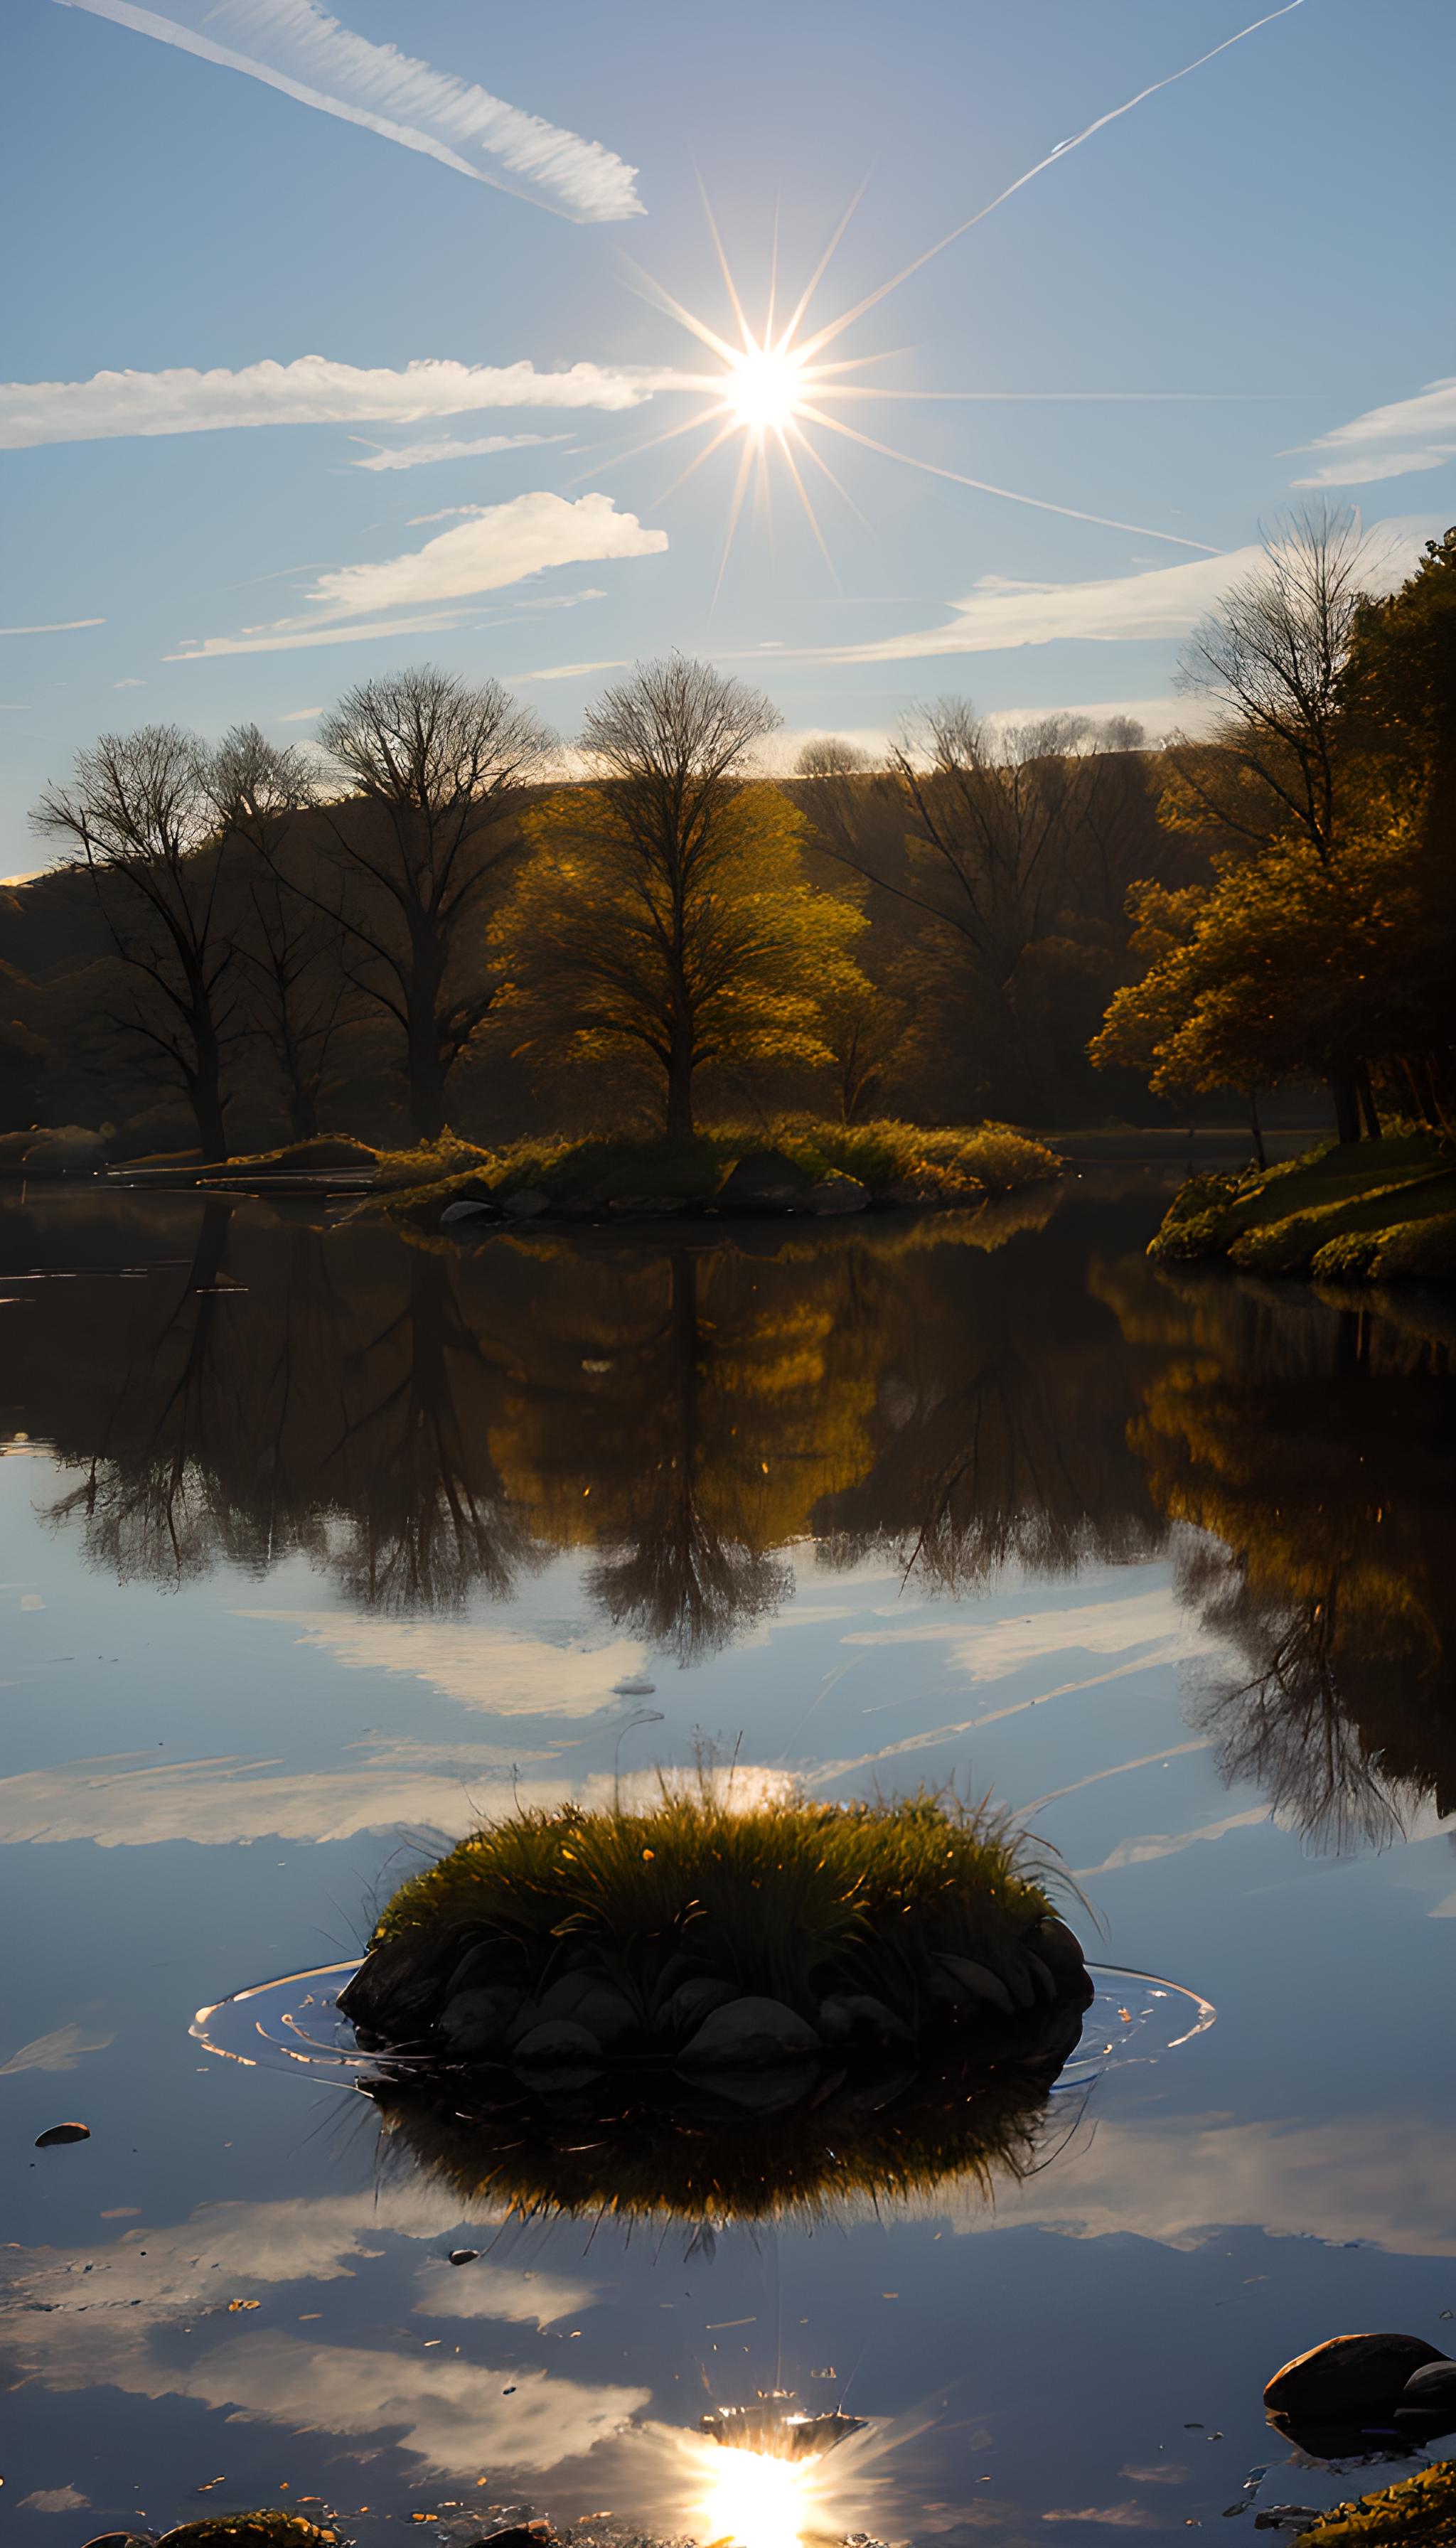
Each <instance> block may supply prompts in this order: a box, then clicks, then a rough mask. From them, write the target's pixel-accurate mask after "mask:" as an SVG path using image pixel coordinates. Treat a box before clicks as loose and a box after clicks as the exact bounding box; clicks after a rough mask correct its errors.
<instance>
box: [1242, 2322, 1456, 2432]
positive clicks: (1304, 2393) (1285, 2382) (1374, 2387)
mask: <svg viewBox="0 0 1456 2548" xmlns="http://www.w3.org/2000/svg"><path fill="white" fill-rule="evenodd" d="M1445 2358H1446V2357H1445V2356H1444V2355H1443V2354H1442V2352H1441V2350H1440V2348H1439V2346H1438V2345H1434V2344H1427V2343H1426V2341H1425V2338H1424V2337H1423V2336H1419V2335H1399V2334H1392V2333H1382V2334H1361V2335H1331V2336H1329V2337H1328V2338H1327V2339H1326V2341H1325V2342H1324V2343H1323V2344H1316V2345H1312V2346H1311V2348H1310V2350H1309V2352H1308V2353H1299V2354H1296V2356H1295V2358H1294V2360H1293V2361H1292V2362H1286V2363H1285V2364H1284V2366H1283V2368H1282V2369H1281V2370H1279V2371H1276V2372H1275V2374H1274V2377H1273V2379H1272V2380H1270V2381H1269V2382H1268V2383H1267V2385H1266V2387H1265V2390H1264V2405H1265V2407H1266V2409H1267V2410H1268V2412H1269V2413H1270V2414H1271V2415H1277V2416H1279V2417H1280V2418H1281V2419H1283V2418H1287V2419H1289V2420H1290V2421H1291V2422H1294V2423H1298V2424H1300V2425H1305V2426H1309V2425H1324V2424H1328V2425H1348V2424H1351V2423H1358V2424H1359V2425H1360V2426H1362V2427H1364V2426H1366V2425H1369V2424H1384V2425H1387V2426H1389V2425H1390V2424H1391V2422H1392V2418H1393V2417H1394V2415H1395V2412H1396V2409H1397V2408H1398V2407H1400V2406H1403V2405H1405V2403H1406V2399H1405V2390H1406V2386H1407V2383H1408V2381H1409V2380H1410V2375H1411V2373H1412V2372H1415V2371H1418V2370H1420V2369H1421V2368H1422V2366H1423V2365H1424V2364H1426V2363H1434V2362H1444V2360H1445ZM1452 2368H1453V2369H1456V2365H1453V2366H1452Z"/></svg>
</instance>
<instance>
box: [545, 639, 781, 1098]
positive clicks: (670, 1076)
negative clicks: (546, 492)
mask: <svg viewBox="0 0 1456 2548" xmlns="http://www.w3.org/2000/svg"><path fill="white" fill-rule="evenodd" d="M779 722H780V720H779V716H778V711H777V709H776V708H774V707H772V706H771V705H770V703H769V701H768V700H767V699H766V698H765V697H764V696H763V694H762V692H761V691H759V690H753V689H750V688H748V687H747V686H746V684H745V683H742V682H735V681H729V680H726V679H725V678H724V676H723V675H722V674H720V673H717V672H714V670H713V669H712V667H711V666H710V665H707V664H695V663H691V662H689V661H688V660H687V658H686V657H685V656H682V655H672V656H669V657H668V658H667V660H666V661H665V662H662V663H654V664H644V665H641V666H639V668H638V669H637V670H636V671H635V672H634V673H633V675H632V678H631V680H630V681H627V682H622V683H617V684H616V685H615V686H614V687H613V688H611V689H608V690H605V691H604V692H603V693H602V696H601V697H600V699H598V701H597V702H596V704H595V706H594V707H593V708H592V709H591V711H590V713H589V714H588V717H587V723H586V730H585V733H584V736H583V742H584V744H585V747H586V750H587V752H588V754H589V755H590V757H591V760H592V764H593V766H594V768H593V776H594V785H593V786H592V788H591V789H587V790H582V791H577V793H578V795H579V800H580V801H578V802H574V804H573V806H572V807H571V808H565V807H564V808H563V809H562V813H563V821H565V820H566V819H567V818H568V817H570V818H571V819H572V820H573V821H574V822H575V826H576V832H577V835H578V840H577V848H578V851H579V855H580V864H581V867H582V878H583V881H582V885H581V888H580V890H579V891H578V892H577V894H576V895H575V896H574V897H573V896H569V895H567V894H566V893H565V892H563V893H562V894H561V895H560V896H558V901H559V903H560V905H561V908H560V909H559V910H558V912H557V914H556V918H555V922H554V924H553V922H552V919H551V916H550V915H548V914H546V913H542V912H539V911H538V912H536V913H535V914H533V915H532V925H531V936H532V937H533V939H534V941H535V943H536V945H537V947H538V949H539V950H540V951H541V956H542V957H544V958H547V959H549V960H550V961H551V963H552V969H553V974H554V978H555V979H556V981H557V982H558V983H559V985H560V986H561V991H562V994H563V996H570V998H571V999H572V1000H573V1001H574V1002H575V1007H574V1008H573V1011H572V1014H573V1017H574V1019H576V1020H577V1021H578V1022H579V1024H580V1025H581V1027H582V1028H583V1029H584V1030H590V1029H593V1028H594V1029H595V1030H596V1031H597V1032H598V1033H601V1034H610V1035H612V1036H614V1037H616V1038H618V1039H620V1040H623V1041H626V1040H628V1039H634V1040H635V1041H636V1042H638V1043H640V1044H641V1046H642V1047H643V1049H644V1050H646V1051H649V1052H650V1053H651V1056H652V1061H653V1064H654V1066H655V1068H656V1069H658V1070H660V1071H661V1073H662V1078H663V1082H664V1084H665V1088H666V1099H667V1133H668V1138H669V1139H670V1140H674V1141H678V1140H689V1139H690V1138H691V1137H692V1121H693V1117H692V1086H693V1074H694V1072H695V1071H696V1069H697V1068H698V1066H699V1064H700V1063H701V1062H702V1061H704V1060H705V1059H707V1058H710V1057H712V1055H713V1053H714V1052H715V1051H716V1049H717V1048H718V1045H719V1044H720V1043H721V1041H722V1037H721V1036H719V1037H718V1038H716V1039H715V1038H714V1036H713V1034H712V1033H711V1032H710V1029H709V1019H710V1018H713V1019H716V1020H717V1022H718V1025H719V1026H720V1027H722V1025H723V1020H722V1019H721V1018H720V1017H719V1015H718V1013H719V1012H720V1011H723V1010H725V1008H726V1009H727V1010H729V1011H731V1010H732V1007H733V1002H734V997H735V989H736V987H740V988H741V986H742V984H743V983H744V981H745V980H746V979H747V978H748V977H749V976H750V975H752V976H753V977H754V978H755V980H758V981H759V982H760V987H761V989H762V991H763V995H764V999H765V1000H766V1001H767V1002H769V1004H770V1005H772V1004H773V1001H774V1000H779V1002H780V1005H781V1006H782V1008H783V1010H784V1013H785V1015H786V1014H787V1012H788V1008H789V1002H790V997H791V992H792V985H791V983H790V982H789V980H788V979H787V978H785V979H784V980H783V981H782V982H776V981H771V979H770V977H771V976H772V975H773V974H774V968H775V965H776V966H777V968H778V969H779V970H780V971H781V972H783V973H784V974H785V976H786V975H787V974H789V973H791V972H792V970H793V959H795V958H796V956H797V955H798V952H799V949H798V939H799V937H800V936H801V935H802V934H803V933H802V930H800V931H799V932H798V933H796V934H795V933H794V932H793V930H792V927H791V924H792V922H793V919H794V912H793V910H792V909H791V908H790V904H791V902H792V901H793V895H792V894H789V893H780V894H779V896H778V898H777V900H776V901H775V900H774V898H773V894H772V884H773V877H772V876H771V875H768V874H766V875H764V876H755V877H754V879H753V880H754V882H755V883H756V884H758V885H761V886H763V888H764V890H763V891H761V892H757V893H756V894H754V895H752V896H746V895H745V894H744V893H743V891H742V889H741V888H742V885H743V882H744V879H745V877H746V875H747V874H748V871H749V869H750V866H751V864H752V861H753V858H754V855H755V851H756V849H757V848H758V847H759V843H758V841H757V828H758V827H755V826H754V825H753V824H752V823H749V824H748V825H747V826H745V824H744V823H743V822H742V821H740V820H739V819H738V816H739V813H740V811H741V810H742V794H743V768H744V763H745V761H746V760H747V758H748V755H749V753H750V752H751V750H752V748H753V746H754V745H755V744H756V743H759V742H761V741H762V739H763V738H764V736H765V735H768V734H772V733H773V731H774V727H775V726H776V725H777V724H778V723H779ZM795 820H796V818H795V817H794V816H793V815H792V813H791V810H790V809H789V808H788V807H787V806H786V805H785V806H783V807H782V808H781V823H780V828H782V827H783V826H784V825H786V826H789V827H791V826H792V824H793V822H794V821H795ZM769 865H770V866H771V867H772V866H773V865H774V862H773V861H772V860H771V861H770V862H769ZM568 902H571V904H572V908H570V909H568V908H567V907H566V906H567V904H568ZM563 937H565V939H566V940H567V941H569V943H562V944H561V945H559V946H553V944H551V943H549V942H553V941H554V940H558V939H562V938H563ZM538 960H540V959H539V958H538ZM761 977H762V978H761ZM763 1031H764V1033H765V1035H766V1036H767V1035H768V1034H769V1032H770V1026H769V1021H768V1019H767V1017H766V1018H765V1019H764V1021H763ZM725 1032H726V1031H725Z"/></svg>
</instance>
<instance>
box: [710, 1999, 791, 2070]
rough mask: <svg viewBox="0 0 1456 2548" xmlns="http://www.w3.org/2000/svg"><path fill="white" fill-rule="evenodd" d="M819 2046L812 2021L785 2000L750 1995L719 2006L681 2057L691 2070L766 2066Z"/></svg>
mask: <svg viewBox="0 0 1456 2548" xmlns="http://www.w3.org/2000/svg"><path fill="white" fill-rule="evenodd" d="M819 2048H820V2046H819V2038H818V2036H817V2035H816V2034H815V2032H814V2029H813V2028H812V2026H810V2025H808V2024H807V2023H806V2021H805V2020H804V2019H803V2018H801V2017H799V2016H797V2015H796V2014H795V2012H794V2010H793V2009H791V2008H785V2007H784V2005H783V2002H782V2000H778V1999H753V1998H749V1999H735V2000H733V2001H731V2002H730V2003H729V2005H728V2006H727V2007H724V2008H718V2009H714V2011H713V2013H712V2015H711V2016H710V2017H707V2018H705V2019H704V2021H703V2023H702V2025H701V2026H700V2027H699V2028H698V2030H697V2033H696V2034H695V2035H694V2036H693V2038H692V2040H691V2042H690V2043H688V2044H686V2045H684V2046H683V2050H682V2052H681V2053H680V2054H679V2056H678V2058H679V2062H680V2064H681V2065H682V2067H683V2069H688V2070H739V2069H744V2070H761V2069H765V2068H767V2067H768V2065H769V2064H770V2063H771V2062H775V2061H792V2060H795V2059H801V2058H802V2057H803V2055H804V2054H805V2053H806V2052H817V2051H818V2050H819Z"/></svg>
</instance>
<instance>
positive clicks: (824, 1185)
mask: <svg viewBox="0 0 1456 2548" xmlns="http://www.w3.org/2000/svg"><path fill="white" fill-rule="evenodd" d="M868 1204H869V1188H868V1187H867V1186H863V1185H862V1184H861V1183H860V1180H859V1178H858V1177H838V1176H835V1177H821V1178H820V1180H819V1182H818V1184H817V1185H812V1186H806V1187H805V1188H804V1191H803V1193H802V1195H801V1196H800V1198H799V1209H800V1211H802V1212H813V1213H819V1214H825V1215H828V1214H833V1213H841V1212H865V1211H866V1210H867V1208H868Z"/></svg>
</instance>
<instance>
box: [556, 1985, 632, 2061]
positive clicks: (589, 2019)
mask: <svg viewBox="0 0 1456 2548" xmlns="http://www.w3.org/2000/svg"><path fill="white" fill-rule="evenodd" d="M536 2005H537V2007H538V2009H539V2010H540V2016H541V2023H542V2024H543V2025H544V2024H555V2023H557V2022H558V2021H560V2020H562V2019H565V2020H567V2021H569V2022H570V2023H571V2024H572V2025H573V2026H582V2027H585V2028H586V2030H587V2033H588V2034H589V2035H590V2036H592V2038H593V2040H594V2041H595V2042H596V2043H597V2044H599V2045H602V2046H605V2045H609V2044H620V2042H621V2041H622V2038H623V2037H624V2036H627V2035H635V2034H636V2033H637V2031H638V2027H639V2024H640V2020H639V2018H638V2014H637V2011H636V2009H635V2008H634V2007H633V2005H632V2002H631V2001H630V2000H629V1999H628V1997H627V1994H626V1992H625V1991H621V1990H618V1989H617V1987H616V1984H615V1983H614V1982H609V1981H604V1980H602V1979H601V1977H600V1976H599V1975H598V1974H595V1973H564V1974H563V1975H562V1978H561V1980H560V1981H559V1982H553V1983H552V1985H551V1988H550V1989H549V1990H548V1991H543V1992H542V1994H541V1997H540V1999H539V2000H538V2001H537V2003H536Z"/></svg>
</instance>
